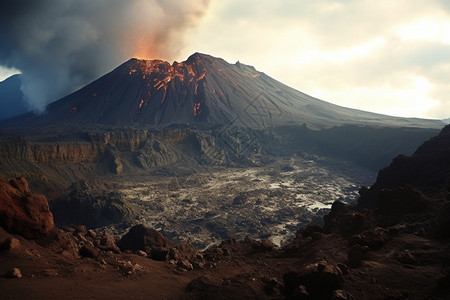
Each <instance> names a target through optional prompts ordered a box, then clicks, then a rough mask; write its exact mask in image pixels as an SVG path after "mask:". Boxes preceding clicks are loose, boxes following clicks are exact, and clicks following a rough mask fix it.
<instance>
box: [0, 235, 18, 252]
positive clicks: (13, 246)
mask: <svg viewBox="0 0 450 300" xmlns="http://www.w3.org/2000/svg"><path fill="white" fill-rule="evenodd" d="M19 248H20V241H19V240H18V239H16V238H7V239H6V240H5V241H4V242H3V243H2V244H1V245H0V250H4V251H9V252H13V251H15V250H17V249H19Z"/></svg>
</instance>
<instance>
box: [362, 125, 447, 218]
mask: <svg viewBox="0 0 450 300" xmlns="http://www.w3.org/2000/svg"><path fill="white" fill-rule="evenodd" d="M449 178H450V125H447V126H446V127H444V129H442V131H441V133H440V134H439V135H438V136H436V137H434V138H432V139H430V140H429V141H427V142H425V143H423V145H422V146H420V147H419V148H418V149H417V150H416V151H415V152H414V154H413V155H412V156H404V155H400V156H398V157H396V158H395V159H394V160H393V161H392V163H391V165H390V166H389V167H387V168H384V169H382V170H381V171H380V172H379V174H378V177H377V181H376V183H375V184H374V185H373V186H371V187H370V189H369V190H367V189H365V190H364V191H363V192H362V193H361V197H360V198H359V200H358V204H359V206H360V207H367V208H377V207H379V208H381V209H382V210H384V211H385V212H386V211H389V210H390V209H394V210H396V211H397V212H398V211H403V212H420V211H421V210H422V209H424V208H427V207H428V204H427V202H428V201H427V199H426V198H425V197H423V195H421V194H420V193H419V192H417V190H418V191H420V192H422V193H425V194H426V195H427V196H428V195H434V194H437V193H440V192H445V193H447V194H448V192H449V188H448V187H449ZM383 190H385V192H384V193H382V192H381V191H383ZM389 190H391V192H386V191H389ZM392 190H394V192H392ZM380 193H381V195H380ZM385 198H386V199H385ZM388 202H393V203H392V204H389V203H388ZM389 206H391V207H389Z"/></svg>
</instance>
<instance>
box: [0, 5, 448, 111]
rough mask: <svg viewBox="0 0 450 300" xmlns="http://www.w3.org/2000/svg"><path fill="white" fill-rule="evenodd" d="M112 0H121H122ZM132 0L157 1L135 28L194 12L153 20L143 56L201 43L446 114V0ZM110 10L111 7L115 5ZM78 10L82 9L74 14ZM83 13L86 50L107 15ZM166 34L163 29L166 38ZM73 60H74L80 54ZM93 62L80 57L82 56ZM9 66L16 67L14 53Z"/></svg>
mask: <svg viewBox="0 0 450 300" xmlns="http://www.w3.org/2000/svg"><path fill="white" fill-rule="evenodd" d="M40 1H41V2H45V1H42V0H40ZM110 1H112V0H110ZM64 2H66V3H70V2H71V0H65V1H64ZM88 2H89V1H88ZM88 2H86V1H85V2H83V3H88ZM107 2H108V1H105V0H102V1H99V2H98V3H107ZM112 2H113V3H116V5H119V3H120V5H122V6H123V4H122V2H120V1H117V0H115V1H112ZM54 3H56V2H54ZM58 3H61V2H58ZM133 3H135V7H136V8H139V10H136V11H139V14H140V15H142V16H145V15H146V13H145V9H149V10H151V9H152V7H157V8H158V9H159V10H160V11H161V12H159V13H155V12H153V14H149V16H154V18H155V22H156V21H157V22H156V23H155V22H153V23H152V21H151V20H147V21H146V23H145V24H143V25H142V24H139V22H137V21H136V20H133V21H128V22H127V23H126V24H127V26H128V27H127V28H130V29H131V30H132V29H133V27H132V26H137V28H138V29H139V30H140V31H138V32H145V28H146V27H145V26H149V28H153V27H154V25H155V24H157V25H158V26H161V22H164V21H166V22H175V20H178V19H180V16H182V15H183V16H184V14H186V13H189V14H191V17H189V18H184V19H182V21H180V22H179V24H174V23H171V28H170V30H169V31H164V30H163V29H161V30H160V31H157V30H153V31H152V32H156V33H157V35H156V37H155V38H152V39H144V40H143V41H149V40H150V41H153V42H158V41H161V40H162V41H163V46H160V47H156V48H157V49H156V50H155V49H154V48H155V46H154V44H152V45H151V46H149V48H150V47H151V50H152V51H149V53H152V54H151V55H150V56H154V57H146V58H148V59H151V58H161V59H166V60H177V61H182V60H185V59H186V58H187V57H188V56H189V55H191V54H192V53H194V52H202V53H207V54H210V55H213V56H216V57H222V58H224V59H225V60H227V61H228V62H230V63H234V62H236V61H237V60H239V61H241V62H242V63H245V64H249V65H253V66H254V67H255V68H256V69H258V70H259V71H262V72H265V73H266V74H268V75H269V76H271V77H273V78H275V79H277V80H279V81H281V82H283V83H285V84H287V85H289V86H291V87H293V88H295V89H297V90H300V91H302V92H305V93H307V94H310V95H312V96H315V97H317V98H320V99H323V100H326V101H329V102H332V103H335V104H338V105H342V106H346V107H352V108H358V109H362V110H367V111H372V112H378V113H383V114H388V115H394V116H404V117H422V118H435V119H442V118H449V117H450V98H449V96H448V95H450V85H449V84H448V78H450V1H447V0H428V1H425V0H396V1H388V0H381V1H369V0H340V1H338V0H315V1H307V0H282V1H276V0H273V1H269V0H267V1H256V0H247V1H238V0H223V1H209V0H202V1H197V4H198V6H197V7H196V8H195V9H191V8H190V7H189V6H187V5H181V4H182V3H183V4H185V3H184V2H183V1H181V0H170V1H166V2H164V1H162V0H134V1H133ZM144 3H145V4H146V5H143V4H144ZM152 5H153V6H152ZM123 7H124V6H123ZM56 11H57V12H58V10H56ZM61 11H63V12H65V13H66V11H64V10H61ZM111 11H112V12H113V13H112V14H111V16H113V17H116V18H117V15H118V14H120V11H115V10H111ZM130 12H133V11H132V10H130V9H128V11H127V14H126V15H127V18H131V17H132V16H133V14H131V13H130ZM75 16H76V17H77V18H78V19H79V15H75ZM72 17H73V16H72ZM149 18H150V17H149ZM66 19H67V18H66ZM66 19H63V20H62V21H64V23H63V24H66ZM81 19H82V21H83V22H79V23H80V24H82V25H83V26H84V27H83V28H89V29H90V30H91V31H89V35H88V34H86V35H84V36H81V37H79V39H81V38H82V39H81V41H83V42H84V43H86V45H88V46H89V47H86V49H85V48H81V50H82V51H85V52H86V53H88V50H90V49H94V50H95V48H94V47H93V46H92V43H91V39H97V40H99V41H102V35H101V34H102V31H101V30H100V29H102V28H106V30H111V29H109V28H110V26H109V25H108V22H107V21H105V19H106V17H103V18H102V19H101V22H100V21H97V20H95V18H94V21H92V20H90V19H86V18H81ZM127 20H128V19H127ZM62 21H60V22H62ZM112 21H114V20H112ZM77 24H78V23H77ZM105 24H107V26H105ZM96 26H100V27H96ZM152 26H153V27H152ZM99 28H100V29H99ZM113 29H114V28H113ZM80 30H81V29H80ZM122 31H123V30H122ZM70 32H76V31H70ZM111 32H112V31H107V33H108V34H109V36H108V38H107V39H106V40H107V41H112V39H111V36H110V35H111ZM122 33H123V32H122ZM163 34H167V35H168V36H165V37H164V38H163V37H162V36H163ZM61 36H63V37H65V35H61ZM125 36H126V35H125ZM137 40H138V41H142V40H139V39H137ZM112 45H117V43H116V42H115V41H114V42H112ZM28 46H30V45H28ZM138 46H139V47H140V48H142V47H145V45H144V46H143V45H142V44H139V45H138ZM67 47H68V46H66V47H65V48H64V50H65V51H66V52H67V54H68V55H71V59H74V56H73V53H78V52H80V51H81V50H80V49H75V50H77V51H78V52H76V51H75V52H74V51H72V49H70V48H69V49H67ZM106 48H107V47H102V48H100V49H102V50H103V51H104V50H105V49H106ZM27 50H28V49H27ZM144 50H145V49H144ZM0 52H1V51H0ZM144 52H145V51H144ZM130 53H131V52H127V51H125V50H124V51H122V52H121V53H120V55H111V57H113V58H112V59H110V60H109V61H108V62H107V63H104V64H103V65H102V68H99V69H98V70H99V71H98V72H100V71H101V72H107V71H108V70H110V69H112V68H113V67H115V66H117V65H118V64H120V63H122V62H123V61H125V60H126V55H131V54H130ZM94 57H95V56H94ZM0 58H1V57H0ZM75 58H76V56H75ZM9 62H10V61H9ZM1 64H2V61H1V60H0V65H1ZM74 65H76V66H77V68H79V67H80V65H79V64H77V62H76V61H75V64H74ZM89 65H90V64H89V61H87V62H86V61H85V62H84V63H83V64H82V65H81V66H83V67H89ZM8 66H9V67H16V68H17V69H20V66H18V65H14V64H11V63H9V65H8ZM44 71H45V70H44ZM75 71H78V70H77V69H76V70H75ZM2 73H3V75H2ZM66 73H67V72H65V73H63V74H66ZM85 73H89V72H85ZM91 73H92V74H94V73H95V72H91ZM7 74H11V72H6V73H5V69H3V70H2V68H1V67H0V80H1V79H2V76H4V77H5V76H7ZM69 74H72V73H70V72H69ZM95 74H96V73H95ZM75 75H77V73H74V78H77V79H79V78H80V77H79V76H78V77H77V76H75ZM97 75H98V74H97ZM68 77H69V78H71V77H70V76H68ZM87 78H88V77H86V78H85V79H86V80H87ZM90 79H95V78H90ZM81 82H83V81H80V83H81ZM86 83H88V82H86ZM71 88H74V87H71Z"/></svg>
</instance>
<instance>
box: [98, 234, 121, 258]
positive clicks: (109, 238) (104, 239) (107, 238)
mask: <svg viewBox="0 0 450 300" xmlns="http://www.w3.org/2000/svg"><path fill="white" fill-rule="evenodd" d="M94 245H95V246H96V247H97V248H98V249H100V250H102V251H113V252H115V253H119V252H120V249H119V247H118V246H117V244H116V240H115V239H114V237H113V235H112V234H111V233H109V232H108V231H106V230H105V231H103V232H102V233H99V234H96V236H95V240H94Z"/></svg>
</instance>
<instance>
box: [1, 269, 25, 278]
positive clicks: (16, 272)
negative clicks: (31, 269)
mask: <svg viewBox="0 0 450 300" xmlns="http://www.w3.org/2000/svg"><path fill="white" fill-rule="evenodd" d="M3 276H4V277H6V278H22V273H21V272H20V269H19V268H13V269H11V270H8V271H6V272H5V274H3Z"/></svg>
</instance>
